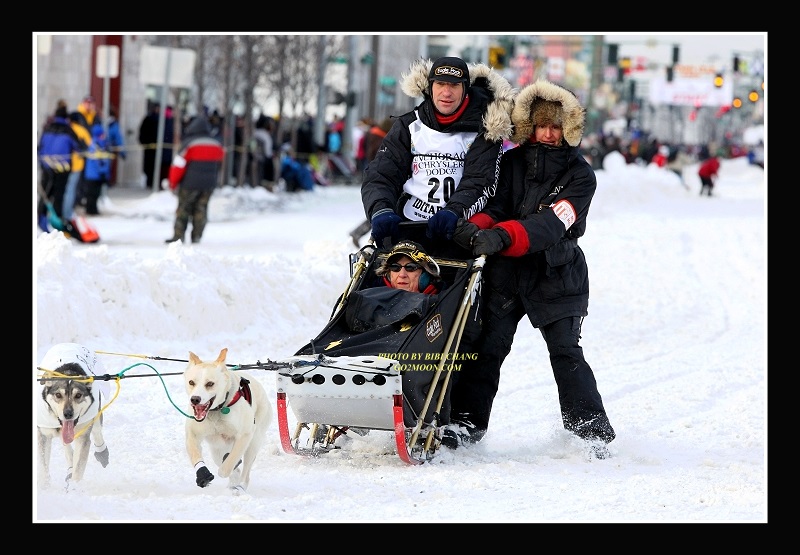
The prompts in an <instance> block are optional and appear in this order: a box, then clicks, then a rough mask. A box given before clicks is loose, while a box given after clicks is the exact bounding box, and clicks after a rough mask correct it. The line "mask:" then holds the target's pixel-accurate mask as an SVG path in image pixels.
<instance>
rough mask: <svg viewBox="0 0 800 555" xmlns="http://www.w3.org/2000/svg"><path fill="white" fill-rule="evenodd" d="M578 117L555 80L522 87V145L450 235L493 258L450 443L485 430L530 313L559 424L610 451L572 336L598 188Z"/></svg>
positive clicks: (518, 107) (457, 394)
mask: <svg viewBox="0 0 800 555" xmlns="http://www.w3.org/2000/svg"><path fill="white" fill-rule="evenodd" d="M584 116H585V111H584V109H583V107H582V106H581V105H580V102H578V99H577V98H576V97H575V95H574V94H573V93H572V92H570V91H568V90H567V89H564V88H562V87H560V86H558V85H556V84H554V83H551V82H549V81H544V80H540V81H537V82H535V83H533V84H531V85H528V86H527V87H525V88H523V89H522V91H520V93H519V95H517V97H516V99H515V101H514V109H513V111H512V120H513V122H514V134H513V136H512V141H513V142H515V143H517V144H518V145H519V146H517V147H516V148H513V149H511V150H509V151H508V152H506V154H505V155H504V156H503V161H502V164H501V167H500V180H499V184H498V187H497V191H496V195H495V196H494V197H492V198H491V199H489V202H488V205H487V206H486V208H485V209H484V210H483V211H482V212H480V213H478V214H476V215H475V216H473V217H472V218H470V219H469V221H464V220H461V221H459V224H458V226H457V229H456V232H455V234H454V236H453V239H454V241H456V242H457V243H459V244H461V245H462V246H463V247H465V248H470V249H472V252H473V254H474V255H476V256H478V255H481V254H484V255H487V256H490V258H489V259H488V260H487V262H486V269H485V270H484V272H483V279H484V285H483V290H482V291H483V303H484V306H485V307H486V309H485V311H484V315H483V327H482V331H481V336H480V338H479V340H478V342H477V345H476V346H473V347H472V350H473V351H474V352H476V353H478V360H477V361H476V362H475V368H474V369H473V368H472V367H471V366H466V367H465V368H463V369H462V371H461V372H458V376H457V377H456V382H455V383H454V385H453V391H452V413H451V422H454V423H458V422H461V423H462V424H464V423H466V424H464V425H463V426H461V428H459V429H458V430H455V431H453V432H452V433H451V434H450V436H451V437H450V440H453V441H452V444H453V445H457V444H458V443H459V441H460V440H462V439H466V440H467V441H476V440H479V439H480V438H481V437H482V436H483V434H484V433H485V432H486V430H487V428H488V425H489V415H490V413H491V408H492V401H493V399H494V396H495V394H496V393H497V388H498V384H499V380H500V366H501V365H502V364H503V361H504V360H505V358H506V356H507V355H508V353H509V352H510V350H511V344H512V341H513V339H514V334H515V332H516V329H517V325H518V323H519V321H520V320H521V319H522V318H523V317H524V316H527V317H528V320H529V321H530V323H531V324H532V325H533V326H534V327H535V328H538V329H539V331H540V332H541V333H542V336H543V337H544V339H545V342H546V343H547V348H548V351H549V353H550V363H551V366H552V368H553V375H554V377H555V380H556V385H557V387H558V397H559V402H560V404H561V416H562V420H563V425H564V428H565V429H567V430H569V431H571V432H573V433H575V434H576V435H578V436H579V437H581V438H583V439H586V440H592V441H595V440H596V442H597V443H595V444H594V445H593V449H595V450H594V453H595V455H597V456H598V457H605V456H607V455H608V451H607V450H606V448H605V444H606V443H608V442H610V441H612V440H613V439H614V437H615V433H614V430H613V428H612V427H611V424H610V423H609V420H608V417H607V415H606V412H605V408H604V407H603V401H602V399H601V397H600V393H599V392H598V390H597V383H596V381H595V377H594V373H593V372H592V369H591V367H590V366H589V364H588V363H587V362H586V360H585V359H584V357H583V350H582V348H581V347H580V345H579V343H578V341H579V339H580V333H581V324H582V322H583V317H584V316H586V315H587V314H588V306H589V274H588V269H587V266H586V259H585V257H584V253H583V251H582V250H581V248H580V246H578V238H579V237H581V236H583V234H584V232H585V231H586V216H587V214H588V212H589V206H590V204H591V202H592V197H593V196H594V192H595V189H596V187H597V180H596V178H595V174H594V171H593V170H592V167H591V165H590V164H589V163H588V162H587V161H586V160H585V159H584V158H583V156H582V155H581V154H580V152H579V150H578V149H579V145H580V142H581V138H582V136H583V130H584ZM465 430H466V431H465ZM443 443H445V444H447V441H444V440H443Z"/></svg>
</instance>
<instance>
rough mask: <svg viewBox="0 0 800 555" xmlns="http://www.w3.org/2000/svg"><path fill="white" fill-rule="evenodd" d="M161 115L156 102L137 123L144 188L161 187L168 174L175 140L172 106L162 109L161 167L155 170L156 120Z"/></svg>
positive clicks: (158, 188) (156, 146)
mask: <svg viewBox="0 0 800 555" xmlns="http://www.w3.org/2000/svg"><path fill="white" fill-rule="evenodd" d="M160 117H161V108H160V106H159V105H158V104H152V105H151V106H150V112H149V113H148V114H147V115H146V116H145V117H144V119H142V123H141V124H140V125H139V144H141V145H142V148H143V149H144V156H143V158H142V170H143V171H144V175H145V177H146V179H147V183H146V184H145V188H147V187H152V189H153V190H154V191H159V190H161V189H162V182H163V181H164V180H165V179H167V178H168V176H169V168H170V164H171V162H172V147H173V143H174V141H175V120H174V118H173V116H172V107H171V106H167V108H166V110H165V111H164V137H163V142H162V145H161V167H160V169H159V170H158V171H156V152H157V149H158V121H159V118H160Z"/></svg>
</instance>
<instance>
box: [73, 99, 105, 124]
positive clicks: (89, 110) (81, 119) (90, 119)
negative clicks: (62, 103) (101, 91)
mask: <svg viewBox="0 0 800 555" xmlns="http://www.w3.org/2000/svg"><path fill="white" fill-rule="evenodd" d="M75 114H76V115H73V121H77V122H78V123H80V124H81V125H82V126H83V127H85V128H86V130H87V131H88V130H90V129H91V128H92V125H94V124H95V123H102V121H101V119H100V115H99V114H98V113H97V104H96V103H95V100H94V97H93V96H92V95H90V94H88V95H86V96H84V97H83V100H81V102H80V104H78V107H77V109H76V110H75Z"/></svg>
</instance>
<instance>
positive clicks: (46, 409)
mask: <svg viewBox="0 0 800 555" xmlns="http://www.w3.org/2000/svg"><path fill="white" fill-rule="evenodd" d="M39 368H41V369H43V370H45V371H49V372H54V374H52V373H45V374H44V375H43V376H42V377H41V378H40V379H39V383H40V384H42V393H41V395H39V399H38V405H37V411H36V412H37V414H36V424H37V428H38V434H37V436H38V446H39V465H38V483H39V487H45V486H48V485H49V484H50V455H51V453H52V442H53V439H55V438H57V437H61V441H62V442H63V444H64V454H65V456H66V458H67V467H68V470H67V477H66V482H67V487H69V485H70V482H78V481H80V480H81V479H82V478H83V474H84V471H85V470H86V462H87V460H88V459H89V446H90V438H91V441H92V442H93V443H94V457H95V458H96V459H97V460H98V461H100V464H102V465H103V467H104V468H105V467H106V466H108V447H107V446H106V443H105V441H104V440H103V414H102V413H100V414H99V417H98V413H99V411H100V408H101V407H102V405H103V400H104V399H107V398H108V382H104V381H100V382H95V381H92V380H89V379H87V377H89V376H94V375H101V374H104V373H105V371H104V370H103V366H102V364H101V363H100V361H99V360H97V354H96V353H95V352H94V351H92V350H90V349H88V348H86V347H84V346H83V345H79V344H77V343H59V344H58V345H55V346H53V347H51V348H50V350H49V351H47V354H46V355H45V356H44V358H43V359H42V362H41V364H40V365H39ZM71 376H74V379H72V378H70V377H71Z"/></svg>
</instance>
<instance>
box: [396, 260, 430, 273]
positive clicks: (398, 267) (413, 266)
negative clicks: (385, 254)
mask: <svg viewBox="0 0 800 555" xmlns="http://www.w3.org/2000/svg"><path fill="white" fill-rule="evenodd" d="M403 268H405V269H406V272H416V271H417V270H420V269H422V266H421V265H420V264H416V263H414V262H409V263H408V264H405V265H403V264H396V263H395V264H389V270H391V271H392V272H399V271H400V270H402V269H403Z"/></svg>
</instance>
